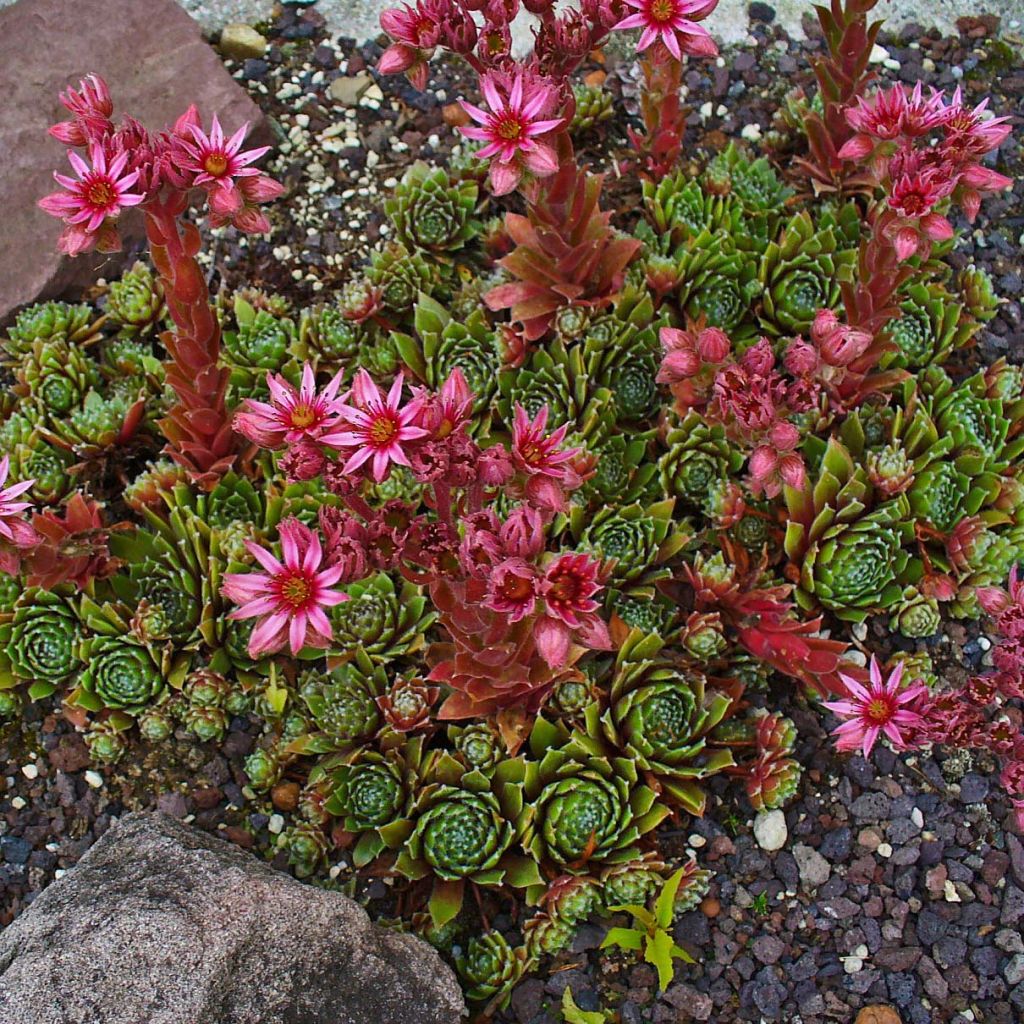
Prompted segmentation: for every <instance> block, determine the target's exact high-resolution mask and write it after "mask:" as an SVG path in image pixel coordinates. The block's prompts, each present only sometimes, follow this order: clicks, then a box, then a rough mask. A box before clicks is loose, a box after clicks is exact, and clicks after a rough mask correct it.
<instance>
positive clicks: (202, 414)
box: [143, 191, 237, 489]
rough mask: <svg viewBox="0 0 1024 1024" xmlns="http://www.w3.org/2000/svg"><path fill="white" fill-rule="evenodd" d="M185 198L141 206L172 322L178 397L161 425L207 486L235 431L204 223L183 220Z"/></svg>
mask: <svg viewBox="0 0 1024 1024" xmlns="http://www.w3.org/2000/svg"><path fill="white" fill-rule="evenodd" d="M187 205H188V195H187V193H185V192H179V191H172V192H168V193H167V194H166V195H165V196H162V197H158V198H157V199H155V200H153V201H152V202H150V203H147V204H146V206H145V208H144V210H143V212H144V214H145V222H146V235H147V237H148V239H149V246H150V252H151V254H152V257H153V264H154V266H155V267H156V269H157V272H158V273H159V275H160V279H161V281H162V283H163V287H164V297H165V300H166V302H167V309H168V312H169V313H170V315H171V319H172V320H173V322H174V328H175V329H174V330H173V331H165V332H164V333H163V334H162V335H161V339H162V341H163V343H164V347H165V348H166V349H167V352H168V354H169V355H170V357H171V358H170V361H169V362H168V363H167V364H166V368H167V383H168V384H169V385H170V386H171V388H172V389H173V391H174V393H175V395H176V396H177V398H178V401H177V404H176V405H175V406H174V407H173V408H172V409H171V411H170V413H169V415H168V416H167V417H166V418H165V419H163V420H161V422H160V429H161V430H162V431H163V433H164V436H165V437H166V438H167V441H168V444H167V449H166V450H167V451H168V453H169V454H170V455H171V457H172V458H173V459H174V460H175V461H176V462H178V463H179V464H180V465H182V466H185V467H186V468H187V469H188V470H189V471H190V473H191V476H192V479H193V480H194V481H195V482H196V483H198V484H200V485H201V486H203V487H205V488H207V489H210V488H212V487H213V486H215V484H216V482H217V480H218V479H219V478H220V477H221V476H222V475H223V474H224V473H225V472H227V470H228V469H230V468H231V465H232V463H233V462H234V459H235V449H236V441H237V438H236V436H235V434H234V432H233V431H232V429H231V415H230V412H229V411H228V409H227V406H226V403H225V393H226V391H227V386H228V370H227V368H226V367H222V366H219V365H218V364H219V362H220V325H219V324H218V322H217V317H216V315H215V314H214V311H213V307H212V306H211V304H210V290H209V288H208V287H207V284H206V278H205V277H204V275H203V271H202V268H201V267H200V266H199V262H198V260H197V259H196V253H198V252H199V248H200V237H199V231H198V229H197V228H196V226H195V225H194V224H189V223H187V222H185V221H183V220H182V215H183V214H184V212H185V209H186V207H187Z"/></svg>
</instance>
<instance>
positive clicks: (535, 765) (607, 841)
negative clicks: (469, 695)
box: [520, 718, 669, 872]
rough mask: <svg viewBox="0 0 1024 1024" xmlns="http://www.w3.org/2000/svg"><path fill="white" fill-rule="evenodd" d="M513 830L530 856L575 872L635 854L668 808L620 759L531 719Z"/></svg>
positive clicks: (637, 769)
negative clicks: (528, 755)
mask: <svg viewBox="0 0 1024 1024" xmlns="http://www.w3.org/2000/svg"><path fill="white" fill-rule="evenodd" d="M530 748H531V751H532V752H533V753H534V754H535V755H540V754H543V756H542V757H540V759H539V760H538V761H529V762H527V764H526V774H525V780H524V784H523V794H524V797H525V801H524V810H523V815H522V822H521V824H520V836H521V840H520V841H521V842H522V845H523V848H524V849H525V850H527V851H529V853H530V854H531V855H532V856H533V857H534V858H535V859H536V860H538V861H541V862H548V863H552V864H554V865H555V866H556V867H558V868H559V869H561V870H567V871H570V872H580V871H584V870H586V869H588V868H589V867H590V866H591V865H599V864H617V863H621V862H624V861H628V860H630V859H631V858H632V857H634V856H636V854H637V853H638V852H639V846H638V844H639V842H640V839H641V837H642V836H643V835H645V834H646V833H647V832H649V831H650V830H651V829H653V828H655V827H656V826H657V825H658V823H659V822H661V821H662V820H664V818H665V816H666V815H667V814H668V813H669V810H668V807H667V806H665V805H664V804H662V803H659V802H658V799H657V795H656V793H655V791H654V790H653V789H651V788H650V786H648V785H647V784H646V782H644V781H643V779H642V775H641V771H640V767H639V765H637V764H636V763H635V762H633V761H632V760H631V759H629V758H627V757H620V756H617V755H612V756H604V755H603V754H591V753H589V752H588V751H587V750H586V749H585V747H584V746H582V745H576V744H573V743H572V742H571V741H569V740H568V739H567V737H566V736H565V734H564V732H563V731H562V730H560V729H559V728H557V727H556V726H555V725H553V724H552V723H550V722H548V721H547V720H545V719H544V718H538V719H537V721H536V723H535V725H534V728H533V732H532V733H531V736H530Z"/></svg>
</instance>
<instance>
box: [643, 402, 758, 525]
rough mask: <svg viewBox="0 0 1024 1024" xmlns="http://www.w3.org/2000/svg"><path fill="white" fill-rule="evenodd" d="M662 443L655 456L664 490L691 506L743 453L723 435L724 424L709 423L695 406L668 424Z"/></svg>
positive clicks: (729, 472) (738, 465)
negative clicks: (661, 448)
mask: <svg viewBox="0 0 1024 1024" xmlns="http://www.w3.org/2000/svg"><path fill="white" fill-rule="evenodd" d="M665 446H666V448H667V451H666V452H665V453H664V454H663V455H662V456H661V458H660V459H659V460H658V473H659V475H660V478H661V485H662V488H663V490H664V493H665V495H666V496H667V497H677V498H679V499H681V500H682V501H684V502H686V503H687V504H688V505H691V506H697V507H700V506H701V505H702V504H703V503H704V502H705V501H706V500H707V496H708V494H709V493H710V492H711V490H712V488H713V487H714V486H715V484H717V483H718V482H719V481H721V480H723V479H725V478H727V477H728V476H730V475H735V474H736V473H738V472H739V470H740V468H741V467H742V465H743V453H742V452H740V451H739V450H738V449H737V448H736V446H735V445H733V444H732V443H731V442H730V441H729V440H728V439H727V438H726V436H725V428H724V427H723V426H722V425H721V424H718V423H714V424H708V423H707V422H705V420H704V417H703V416H701V415H700V413H698V412H696V411H694V410H690V412H688V413H687V414H686V416H685V417H684V418H683V419H682V420H681V421H679V422H678V423H677V424H676V425H675V426H673V427H670V429H669V431H668V433H667V434H666V435H665Z"/></svg>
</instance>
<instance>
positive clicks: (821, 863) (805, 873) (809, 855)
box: [793, 843, 832, 890]
mask: <svg viewBox="0 0 1024 1024" xmlns="http://www.w3.org/2000/svg"><path fill="white" fill-rule="evenodd" d="M793 856H794V857H795V858H796V863H797V867H798V868H799V869H800V881H801V882H803V884H804V887H805V888H807V889H808V890H812V889H817V888H818V886H819V885H824V884H825V883H826V882H827V881H828V877H829V875H830V874H831V873H832V868H831V867H830V866H829V863H828V861H827V860H825V858H824V857H822V855H821V854H820V853H818V851H817V850H815V849H812V848H811V847H810V846H806V845H805V844H803V843H801V844H800V845H799V846H794V847H793Z"/></svg>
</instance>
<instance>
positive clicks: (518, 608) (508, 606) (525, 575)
mask: <svg viewBox="0 0 1024 1024" xmlns="http://www.w3.org/2000/svg"><path fill="white" fill-rule="evenodd" d="M539 583H540V579H539V576H538V574H537V570H536V568H534V566H532V565H530V563H529V562H527V561H525V560H523V559H522V558H508V559H506V560H505V561H504V562H501V563H500V564H499V565H496V566H495V567H494V569H493V570H492V571H491V574H490V578H489V579H488V581H487V600H486V605H487V607H488V608H490V609H491V610H492V611H496V612H501V613H502V614H504V615H507V616H508V617H509V622H519V620H520V619H523V618H525V617H526V616H527V615H530V614H531V613H532V612H533V610H534V608H535V607H536V606H537V592H538V588H539Z"/></svg>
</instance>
